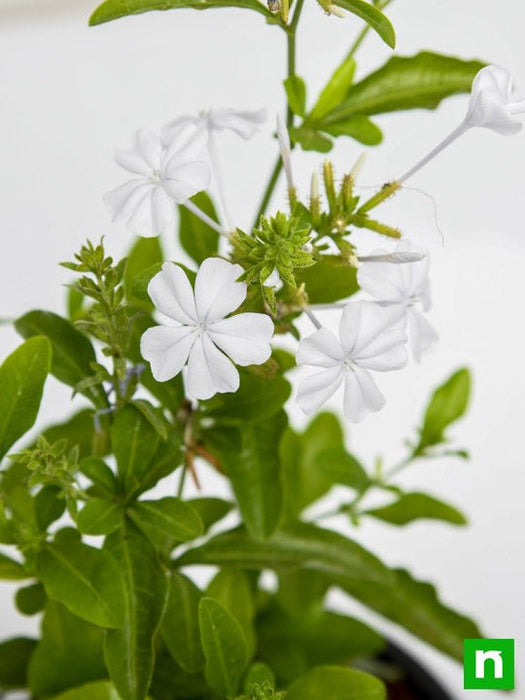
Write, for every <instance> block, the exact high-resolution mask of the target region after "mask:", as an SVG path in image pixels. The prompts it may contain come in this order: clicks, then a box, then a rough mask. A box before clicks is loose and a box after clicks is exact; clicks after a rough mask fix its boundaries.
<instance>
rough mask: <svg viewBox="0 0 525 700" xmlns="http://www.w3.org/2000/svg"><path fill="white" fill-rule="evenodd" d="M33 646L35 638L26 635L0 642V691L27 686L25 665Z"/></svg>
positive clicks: (27, 662)
mask: <svg viewBox="0 0 525 700" xmlns="http://www.w3.org/2000/svg"><path fill="white" fill-rule="evenodd" d="M35 646H36V639H28V638H27V637H14V638H13V639H6V640H5V641H3V642H0V691H5V690H18V689H25V688H27V666H28V664H29V659H30V658H31V655H32V654H33V652H34V650H35ZM2 694H3V693H2Z"/></svg>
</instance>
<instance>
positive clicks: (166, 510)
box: [129, 496, 204, 552]
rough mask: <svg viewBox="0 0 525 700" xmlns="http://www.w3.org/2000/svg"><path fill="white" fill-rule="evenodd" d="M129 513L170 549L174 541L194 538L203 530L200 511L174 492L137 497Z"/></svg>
mask: <svg viewBox="0 0 525 700" xmlns="http://www.w3.org/2000/svg"><path fill="white" fill-rule="evenodd" d="M129 515H130V517H131V519H132V520H133V522H134V523H135V525H137V526H138V527H139V528H140V529H141V530H142V531H143V532H144V534H145V535H146V536H147V537H148V538H149V539H150V540H151V542H153V543H154V544H156V545H157V546H158V547H159V548H160V549H162V550H166V551H168V552H169V551H171V550H172V549H173V547H174V546H175V544H177V543H179V542H188V541H190V540H193V539H195V538H196V537H199V536H200V535H202V534H203V532H204V527H203V525H202V521H201V519H200V518H199V516H198V514H197V512H196V511H195V510H193V508H192V507H191V506H190V505H189V504H188V503H185V502H184V501H181V500H180V499H179V498H174V497H171V496H167V497H165V498H161V499H159V500H157V501H138V502H137V503H134V504H133V506H132V507H131V509H130V511H129Z"/></svg>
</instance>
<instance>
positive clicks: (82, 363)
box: [15, 310, 108, 408]
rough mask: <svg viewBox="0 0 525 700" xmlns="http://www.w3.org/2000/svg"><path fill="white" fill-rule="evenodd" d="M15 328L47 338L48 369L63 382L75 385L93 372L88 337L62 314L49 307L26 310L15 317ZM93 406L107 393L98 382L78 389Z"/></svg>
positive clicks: (103, 402) (100, 404)
mask: <svg viewBox="0 0 525 700" xmlns="http://www.w3.org/2000/svg"><path fill="white" fill-rule="evenodd" d="M15 328H16V330H17V331H18V332H19V333H20V335H21V336H22V337H23V338H31V337H32V336H35V335H40V336H45V337H46V338H48V340H49V342H50V343H51V346H52V349H53V360H52V362H51V373H52V374H53V375H54V376H55V377H56V378H57V379H58V380H59V381H60V382H63V383H64V384H67V385H68V386H70V387H75V386H76V385H77V384H78V383H79V382H80V381H82V380H83V379H85V378H86V377H89V376H90V375H91V374H93V371H92V369H91V363H92V362H95V360H96V357H95V350H94V349H93V345H92V344H91V342H90V341H89V339H88V338H87V337H86V336H85V335H84V334H83V333H81V332H80V331H78V330H77V329H76V328H75V327H74V326H73V324H72V323H70V322H69V321H67V320H66V319H65V318H62V317H61V316H58V315H57V314H54V313H51V312H50V311H40V310H36V311H30V312H29V313H27V314H25V315H24V316H21V317H20V318H19V319H18V320H17V321H15ZM81 393H82V394H85V396H87V397H88V398H89V399H91V400H92V401H93V403H94V405H95V406H97V407H98V408H104V407H106V406H107V405H108V400H107V396H106V394H105V392H104V390H103V389H102V387H100V386H95V387H90V388H87V389H85V390H84V391H82V392H81Z"/></svg>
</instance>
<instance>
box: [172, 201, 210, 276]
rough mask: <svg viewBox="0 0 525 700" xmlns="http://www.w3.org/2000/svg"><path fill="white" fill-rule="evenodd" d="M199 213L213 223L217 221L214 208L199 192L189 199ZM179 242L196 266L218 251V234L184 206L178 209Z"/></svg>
mask: <svg viewBox="0 0 525 700" xmlns="http://www.w3.org/2000/svg"><path fill="white" fill-rule="evenodd" d="M191 201H192V202H193V204H195V205H196V206H197V207H199V209H200V210H201V211H203V212H204V213H205V214H207V215H208V216H209V217H210V218H211V219H213V220H214V221H217V222H218V221H219V219H218V217H217V213H216V211H215V207H214V206H213V202H212V201H211V199H210V197H209V196H208V195H207V194H206V192H199V193H198V194H196V195H195V196H194V197H192V198H191ZM179 240H180V242H181V245H182V247H183V248H184V250H185V251H186V253H188V255H189V256H190V258H193V260H195V262H196V263H197V265H200V264H201V263H202V261H203V260H205V259H206V258H209V257H211V256H213V255H217V252H218V250H219V234H218V233H217V231H215V230H214V229H212V228H211V227H210V226H208V224H205V223H204V221H202V220H201V219H199V218H198V217H196V216H195V214H193V212H191V211H189V209H186V207H184V206H180V207H179Z"/></svg>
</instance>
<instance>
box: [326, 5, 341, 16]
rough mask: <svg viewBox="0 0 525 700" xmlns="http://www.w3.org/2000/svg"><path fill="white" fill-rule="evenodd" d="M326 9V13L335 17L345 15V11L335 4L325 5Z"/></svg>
mask: <svg viewBox="0 0 525 700" xmlns="http://www.w3.org/2000/svg"><path fill="white" fill-rule="evenodd" d="M326 11H327V12H328V14H330V15H335V16H336V17H344V16H345V13H344V12H343V10H342V9H341V8H340V7H338V6H337V5H327V6H326Z"/></svg>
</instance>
